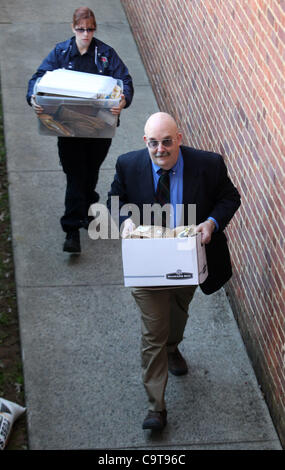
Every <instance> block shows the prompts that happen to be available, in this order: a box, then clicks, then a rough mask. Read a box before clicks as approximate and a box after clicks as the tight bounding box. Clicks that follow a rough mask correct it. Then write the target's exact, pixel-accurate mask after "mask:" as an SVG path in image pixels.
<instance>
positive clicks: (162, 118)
mask: <svg viewBox="0 0 285 470" xmlns="http://www.w3.org/2000/svg"><path fill="white" fill-rule="evenodd" d="M159 126H163V127H167V128H169V129H172V130H173V131H174V132H178V127H177V124H176V122H175V119H174V118H173V117H172V116H171V115H170V114H168V113H163V112H159V113H154V114H152V115H151V116H150V117H149V118H148V120H147V121H146V123H145V128H144V132H145V135H149V132H151V131H152V130H153V128H154V129H157V127H159Z"/></svg>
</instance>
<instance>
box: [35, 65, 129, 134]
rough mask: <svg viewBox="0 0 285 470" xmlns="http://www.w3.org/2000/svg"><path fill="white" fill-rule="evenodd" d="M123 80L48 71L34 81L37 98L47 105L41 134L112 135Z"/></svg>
mask: <svg viewBox="0 0 285 470" xmlns="http://www.w3.org/2000/svg"><path fill="white" fill-rule="evenodd" d="M122 92H123V83H122V81H121V80H117V79H114V78H112V77H106V76H101V75H94V74H90V73H84V72H76V71H73V70H64V69H60V70H54V71H52V72H46V73H45V75H44V76H43V77H41V78H40V79H39V80H38V81H37V82H36V84H35V87H34V94H35V96H36V101H37V103H38V104H39V105H41V106H42V107H43V108H44V112H43V114H40V115H39V116H38V117H39V120H38V121H39V133H40V134H43V135H53V136H62V137H97V138H112V137H113V136H114V135H115V131H116V127H117V121H118V117H117V116H114V115H113V114H112V113H111V108H112V107H114V106H118V104H119V102H120V99H121V94H122Z"/></svg>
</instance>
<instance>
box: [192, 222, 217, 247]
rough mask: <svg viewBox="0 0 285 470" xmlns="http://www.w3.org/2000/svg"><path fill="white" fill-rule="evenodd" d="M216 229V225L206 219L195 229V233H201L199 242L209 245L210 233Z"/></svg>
mask: <svg viewBox="0 0 285 470" xmlns="http://www.w3.org/2000/svg"><path fill="white" fill-rule="evenodd" d="M215 228H216V224H215V222H214V221H213V220H211V219H208V220H206V221H205V222H202V223H201V224H199V225H198V226H197V227H196V232H201V234H202V236H201V242H202V243H206V244H208V243H210V241H211V238H212V233H213V231H214V230H215Z"/></svg>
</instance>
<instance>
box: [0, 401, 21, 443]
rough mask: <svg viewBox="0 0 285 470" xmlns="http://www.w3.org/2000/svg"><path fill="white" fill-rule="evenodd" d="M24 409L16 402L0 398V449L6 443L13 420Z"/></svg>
mask: <svg viewBox="0 0 285 470" xmlns="http://www.w3.org/2000/svg"><path fill="white" fill-rule="evenodd" d="M25 411H26V408H23V407H22V406H20V405H17V403H13V402H12V401H9V400H5V399H4V398H0V450H3V449H4V447H5V446H6V444H7V441H8V438H9V435H10V432H11V429H12V426H13V424H14V422H15V421H16V419H18V418H19V416H20V415H21V414H23V413H24V412H25Z"/></svg>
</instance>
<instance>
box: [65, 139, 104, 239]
mask: <svg viewBox="0 0 285 470" xmlns="http://www.w3.org/2000/svg"><path fill="white" fill-rule="evenodd" d="M111 142H112V139H91V138H77V137H59V138H58V153H59V158H60V162H61V164H62V168H63V171H64V173H65V174H66V193H65V212H64V215H63V217H61V219H60V222H61V226H62V229H63V231H64V232H70V231H72V230H76V229H79V228H81V227H82V226H83V225H84V221H86V219H87V217H88V210H89V207H90V205H91V204H94V203H95V202H97V201H98V200H99V194H98V193H96V191H95V188H96V184H97V181H98V176H99V169H100V166H101V164H102V163H103V161H104V159H105V158H106V156H107V153H108V150H109V147H110V145H111Z"/></svg>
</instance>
